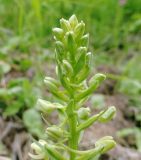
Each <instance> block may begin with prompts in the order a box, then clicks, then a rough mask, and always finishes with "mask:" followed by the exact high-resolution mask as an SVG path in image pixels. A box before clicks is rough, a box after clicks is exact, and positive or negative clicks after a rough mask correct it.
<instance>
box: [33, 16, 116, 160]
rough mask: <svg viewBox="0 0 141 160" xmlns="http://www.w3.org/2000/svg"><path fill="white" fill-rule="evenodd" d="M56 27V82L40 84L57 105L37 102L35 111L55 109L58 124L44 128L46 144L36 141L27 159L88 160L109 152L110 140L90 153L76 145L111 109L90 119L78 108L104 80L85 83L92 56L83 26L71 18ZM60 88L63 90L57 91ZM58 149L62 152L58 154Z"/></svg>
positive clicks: (105, 139)
mask: <svg viewBox="0 0 141 160" xmlns="http://www.w3.org/2000/svg"><path fill="white" fill-rule="evenodd" d="M60 25H61V28H54V29H53V31H54V35H55V41H56V62H57V68H56V74H57V76H58V78H59V81H60V82H59V81H58V80H55V79H53V78H50V77H46V78H45V80H44V82H45V84H46V85H47V87H48V89H49V91H50V92H51V93H52V94H53V95H54V96H56V97H57V98H58V99H59V100H60V103H52V102H49V101H45V100H42V99H39V100H38V108H39V110H41V111H42V112H44V113H48V112H53V111H54V110H56V109H57V110H58V114H59V117H60V122H59V124H58V125H52V126H49V127H48V128H47V130H46V133H47V135H48V140H47V141H43V140H39V142H38V143H37V142H34V143H33V144H32V145H31V146H32V148H33V149H34V150H35V152H36V154H37V155H31V154H30V156H31V157H32V158H35V159H36V158H37V159H38V157H40V158H39V159H58V160H66V159H68V158H69V159H70V160H76V159H77V160H90V159H94V158H95V157H97V156H99V155H100V154H102V153H104V152H106V151H108V150H109V149H111V148H113V147H114V146H115V142H114V140H113V138H112V137H108V136H107V137H103V138H101V139H100V140H98V141H97V142H96V144H95V148H94V149H91V150H87V151H79V150H78V145H79V143H80V141H81V139H82V136H83V132H84V130H85V129H86V128H88V127H89V126H90V125H92V124H93V123H94V122H96V121H99V122H107V121H109V120H110V119H112V117H113V116H114V113H115V107H109V108H108V109H106V110H103V111H101V112H100V113H98V114H96V115H94V116H91V117H90V115H89V114H90V109H89V108H84V107H82V106H83V103H84V101H86V100H87V99H88V97H89V95H90V94H91V93H92V92H93V91H95V90H96V88H97V87H98V86H99V85H100V83H101V82H102V81H103V80H104V79H105V75H103V74H100V73H97V74H96V75H94V76H93V77H92V78H91V79H90V80H89V82H87V77H88V74H89V72H90V64H91V63H90V60H91V56H92V54H91V53H90V52H88V43H89V35H88V34H84V32H85V24H84V22H83V21H81V22H80V23H79V22H78V20H77V18H76V16H75V15H73V16H71V17H70V19H69V20H65V19H61V20H60ZM61 85H62V86H63V89H61V88H60V86H61ZM58 88H60V90H58ZM51 139H52V141H51ZM64 143H65V144H64ZM66 143H67V144H68V146H66ZM59 149H60V150H63V152H60V153H59V152H58V150H59ZM66 151H67V154H66ZM68 152H69V154H70V156H68ZM65 155H66V156H65Z"/></svg>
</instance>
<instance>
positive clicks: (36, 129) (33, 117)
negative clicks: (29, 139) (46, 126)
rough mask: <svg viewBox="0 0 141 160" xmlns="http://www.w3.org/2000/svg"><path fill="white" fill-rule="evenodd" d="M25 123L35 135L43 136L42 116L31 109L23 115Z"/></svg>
mask: <svg viewBox="0 0 141 160" xmlns="http://www.w3.org/2000/svg"><path fill="white" fill-rule="evenodd" d="M23 122H24V124H25V126H26V127H27V128H28V130H29V132H30V133H31V134H33V135H36V136H38V137H41V136H42V135H43V124H42V119H41V116H40V114H39V113H38V112H37V111H36V110H34V109H29V110H27V111H25V112H24V113H23Z"/></svg>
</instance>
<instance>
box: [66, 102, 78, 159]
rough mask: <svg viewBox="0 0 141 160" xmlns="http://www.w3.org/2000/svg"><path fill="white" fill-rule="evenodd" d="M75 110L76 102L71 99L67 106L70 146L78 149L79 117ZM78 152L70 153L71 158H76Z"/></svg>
mask: <svg viewBox="0 0 141 160" xmlns="http://www.w3.org/2000/svg"><path fill="white" fill-rule="evenodd" d="M74 111H75V102H74V100H71V102H70V103H69V105H68V107H67V115H68V123H69V131H70V138H69V147H70V148H71V149H74V150H77V149H78V133H77V130H76V127H77V117H76V114H75V113H74ZM75 157H76V153H73V152H71V153H70V160H75Z"/></svg>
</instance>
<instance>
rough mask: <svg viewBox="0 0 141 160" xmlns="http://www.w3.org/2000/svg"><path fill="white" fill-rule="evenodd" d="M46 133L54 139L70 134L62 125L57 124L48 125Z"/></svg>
mask: <svg viewBox="0 0 141 160" xmlns="http://www.w3.org/2000/svg"><path fill="white" fill-rule="evenodd" d="M46 133H47V134H48V135H49V136H50V137H51V138H53V139H54V140H58V139H60V138H64V137H68V135H69V134H68V133H67V132H66V131H63V130H62V129H61V128H60V127H57V126H51V127H48V128H47V130H46Z"/></svg>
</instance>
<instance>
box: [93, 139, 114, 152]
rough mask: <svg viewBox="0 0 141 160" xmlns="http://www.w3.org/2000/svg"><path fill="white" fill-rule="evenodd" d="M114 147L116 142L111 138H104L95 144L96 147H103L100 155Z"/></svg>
mask: <svg viewBox="0 0 141 160" xmlns="http://www.w3.org/2000/svg"><path fill="white" fill-rule="evenodd" d="M115 145H116V142H115V141H114V140H113V137H110V136H106V137H103V138H101V139H100V140H98V141H97V142H96V143H95V146H96V147H100V146H102V147H103V150H102V153H105V152H107V151H109V150H110V149H112V148H114V147H115Z"/></svg>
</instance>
